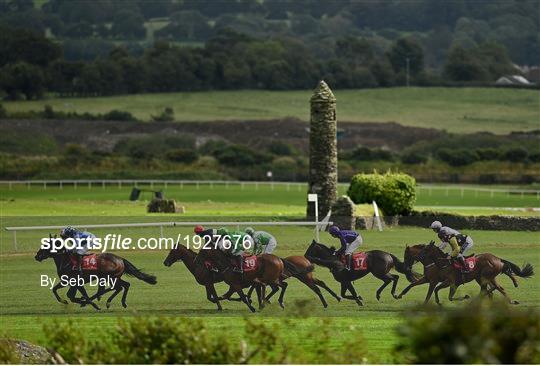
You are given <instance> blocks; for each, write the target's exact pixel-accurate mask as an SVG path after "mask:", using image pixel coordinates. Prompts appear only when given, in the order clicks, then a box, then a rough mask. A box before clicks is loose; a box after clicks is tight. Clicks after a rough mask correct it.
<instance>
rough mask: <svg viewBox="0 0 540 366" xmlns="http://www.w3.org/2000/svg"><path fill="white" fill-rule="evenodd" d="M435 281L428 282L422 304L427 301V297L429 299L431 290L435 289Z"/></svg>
mask: <svg viewBox="0 0 540 366" xmlns="http://www.w3.org/2000/svg"><path fill="white" fill-rule="evenodd" d="M435 285H436V282H430V283H429V288H428V292H427V294H426V299H425V300H424V304H427V303H428V302H429V299H431V295H432V294H433V290H434V289H435Z"/></svg>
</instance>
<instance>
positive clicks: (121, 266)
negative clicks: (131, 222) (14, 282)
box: [34, 238, 157, 310]
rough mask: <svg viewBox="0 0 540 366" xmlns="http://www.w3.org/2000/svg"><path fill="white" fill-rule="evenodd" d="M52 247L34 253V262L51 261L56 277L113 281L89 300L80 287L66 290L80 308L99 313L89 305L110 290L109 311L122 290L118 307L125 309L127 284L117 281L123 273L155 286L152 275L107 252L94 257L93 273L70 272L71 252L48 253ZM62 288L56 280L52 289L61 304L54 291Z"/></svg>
mask: <svg viewBox="0 0 540 366" xmlns="http://www.w3.org/2000/svg"><path fill="white" fill-rule="evenodd" d="M51 239H52V238H51ZM52 248H53V247H52V246H49V247H48V248H47V247H41V248H40V249H39V250H38V252H37V253H36V255H35V257H34V258H35V260H37V261H38V262H41V261H43V260H45V259H47V258H52V259H53V260H54V263H55V264H56V272H57V274H58V277H59V278H62V276H67V277H69V278H77V277H80V278H82V279H83V280H84V282H85V283H86V282H88V281H89V278H90V275H95V276H97V277H98V279H100V280H107V281H109V280H110V279H115V282H114V286H113V287H112V288H110V289H105V288H104V287H102V286H100V287H99V289H98V291H97V292H96V294H95V295H94V296H92V297H90V298H88V296H87V295H85V293H86V291H84V287H72V288H70V290H69V291H68V293H69V296H70V299H71V300H72V301H74V302H77V303H79V304H81V306H84V305H86V304H90V305H92V306H94V308H96V309H97V310H99V307H98V306H97V305H95V304H94V303H93V300H94V299H96V298H100V297H101V296H102V295H104V294H105V293H107V292H109V291H114V293H113V294H112V295H111V296H110V297H109V298H108V299H107V303H106V306H107V308H109V307H110V305H111V301H112V300H113V299H114V298H115V297H116V296H117V295H118V294H119V293H120V292H121V291H122V290H124V292H123V294H122V306H123V307H124V308H126V307H127V303H126V299H127V294H128V290H129V287H130V283H129V282H127V281H124V280H123V279H122V278H121V277H122V275H123V274H124V273H125V274H127V275H129V276H134V277H136V278H138V279H140V280H142V281H144V282H146V283H149V284H151V285H155V284H156V283H157V280H156V277H155V276H152V275H149V274H146V273H144V272H142V271H141V270H139V269H138V268H137V267H135V266H134V265H133V264H132V263H131V262H129V261H128V260H127V259H124V258H122V257H119V256H117V255H114V254H111V253H101V254H96V260H97V270H92V271H88V270H83V271H82V274H79V271H77V270H74V269H73V268H72V262H71V253H69V252H67V251H66V250H65V249H60V250H58V251H54V250H52ZM63 287H65V286H64V285H63V284H62V281H60V282H59V283H58V284H57V285H56V286H54V288H53V289H52V291H53V294H54V296H55V297H56V299H57V300H58V301H59V302H61V303H65V301H63V300H62V299H61V298H60V296H59V295H58V290H59V289H61V288H63ZM76 290H80V291H81V293H82V294H83V299H82V300H78V299H75V292H76ZM83 291H84V292H83Z"/></svg>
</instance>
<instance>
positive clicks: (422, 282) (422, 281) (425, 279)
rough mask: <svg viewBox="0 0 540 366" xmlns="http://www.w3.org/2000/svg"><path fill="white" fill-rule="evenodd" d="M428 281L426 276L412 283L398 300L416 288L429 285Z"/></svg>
mask: <svg viewBox="0 0 540 366" xmlns="http://www.w3.org/2000/svg"><path fill="white" fill-rule="evenodd" d="M428 282H429V281H428V279H427V278H426V276H423V277H421V278H420V279H418V280H416V281H415V282H413V283H410V284H409V285H408V286H407V287H405V288H404V289H403V291H401V293H400V294H399V295H398V296H397V298H398V299H401V298H402V297H403V295H405V294H406V293H407V292H409V290H410V289H411V288H413V287H415V286H419V285H423V284H424V283H428Z"/></svg>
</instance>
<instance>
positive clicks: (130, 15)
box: [111, 10, 146, 39]
mask: <svg viewBox="0 0 540 366" xmlns="http://www.w3.org/2000/svg"><path fill="white" fill-rule="evenodd" d="M111 33H112V34H113V35H115V36H116V37H120V38H127V39H141V38H144V37H145V36H146V28H145V27H144V19H143V17H142V16H141V15H140V14H137V13H135V12H133V11H129V10H121V11H119V12H118V13H116V14H115V16H114V21H113V25H112V28H111Z"/></svg>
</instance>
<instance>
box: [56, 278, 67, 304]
mask: <svg viewBox="0 0 540 366" xmlns="http://www.w3.org/2000/svg"><path fill="white" fill-rule="evenodd" d="M61 288H64V286H63V285H62V284H61V283H60V282H59V283H57V284H56V285H55V286H54V287H53V289H52V293H53V295H54V297H56V301H58V302H59V303H61V304H68V302H67V300H64V299H62V298H61V297H60V295H58V290H60V289H61Z"/></svg>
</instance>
